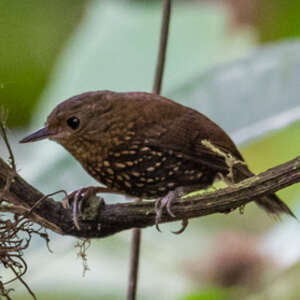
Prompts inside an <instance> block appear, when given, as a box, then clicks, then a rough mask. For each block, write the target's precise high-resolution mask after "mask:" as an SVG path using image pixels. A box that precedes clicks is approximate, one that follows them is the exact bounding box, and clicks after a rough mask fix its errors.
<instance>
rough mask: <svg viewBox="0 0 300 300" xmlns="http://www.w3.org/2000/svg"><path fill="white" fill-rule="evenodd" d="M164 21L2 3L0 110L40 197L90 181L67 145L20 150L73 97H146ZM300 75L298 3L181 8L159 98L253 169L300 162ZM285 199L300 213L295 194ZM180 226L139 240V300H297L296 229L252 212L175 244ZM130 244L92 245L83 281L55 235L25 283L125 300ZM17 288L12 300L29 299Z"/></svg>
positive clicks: (74, 6)
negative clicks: (228, 143) (223, 135)
mask: <svg viewBox="0 0 300 300" xmlns="http://www.w3.org/2000/svg"><path fill="white" fill-rule="evenodd" d="M161 11H162V1H154V0H152V1H147V0H144V1H141V0H140V1H129V0H128V1H125V0H122V1H120V0H119V1H117V0H97V1H96V0H94V1H92V0H64V1H59V0H52V1H38V0H23V1H11V0H1V1H0V104H1V105H4V107H5V108H6V109H7V110H8V111H9V119H8V125H9V128H10V130H9V137H10V140H11V143H12V148H13V151H14V153H15V155H16V160H17V167H18V170H20V173H21V175H22V176H23V177H24V178H25V179H26V180H27V181H29V182H30V183H31V184H33V185H34V186H35V187H37V188H39V189H40V190H41V191H42V192H43V193H50V192H53V191H55V190H58V189H62V188H64V189H66V190H68V191H71V190H74V189H77V188H79V187H81V186H84V185H91V184H95V182H93V179H92V178H90V177H89V176H88V175H86V174H85V172H84V171H83V170H82V169H81V167H80V166H79V164H78V163H77V162H76V161H75V160H74V159H73V158H72V157H71V156H70V155H69V154H68V153H66V152H65V151H64V150H63V149H62V148H61V147H60V146H58V145H56V144H54V143H52V142H50V141H43V142H40V143H37V144H32V145H29V144H28V145H19V144H18V140H20V139H21V138H22V137H24V136H25V135H27V134H28V133H29V132H31V131H32V130H35V129H38V128H39V127H41V126H42V125H43V123H44V121H45V119H46V117H47V115H48V114H49V113H50V111H51V110H52V109H53V108H54V107H55V105H56V104H58V103H59V102H61V101H63V100H64V99H66V98H68V97H70V96H73V95H75V94H78V93H81V92H84V91H88V90H99V89H112V90H117V91H136V90H139V91H151V87H152V82H153V76H154V70H155V64H156V56H157V50H158V41H159V30H160V21H161ZM299 70H300V2H299V1H286V0H198V1H197V0H194V1H188V0H185V1H174V7H173V13H172V20H171V27H170V40H169V47H168V54H167V65H166V72H165V77H164V83H163V92H162V94H163V95H164V96H167V97H170V98H172V99H174V100H176V101H178V102H181V103H183V104H185V105H188V106H191V107H193V108H195V109H197V110H199V111H201V112H203V113H205V114H206V115H208V116H209V117H210V118H212V119H213V120H214V121H216V122H217V123H218V124H219V125H221V126H222V127H223V128H224V129H225V130H226V131H227V132H228V133H229V134H230V135H231V136H232V138H233V139H234V140H235V141H236V142H237V143H238V144H239V146H240V149H241V151H242V153H243V155H244V156H245V158H246V160H247V162H248V163H249V165H250V167H251V168H252V170H253V171H255V172H261V171H263V170H266V169H268V168H270V167H273V166H275V165H277V164H280V163H283V162H285V161H287V160H290V159H292V158H294V157H296V156H297V155H299V152H300V151H299V150H300V134H299V130H300V122H299V121H298V120H299V119H300V101H299V95H300V71H299ZM0 146H1V147H0V155H1V157H5V158H7V153H6V149H5V147H4V144H3V142H2V141H1V142H0ZM278 194H279V195H280V196H281V197H282V198H283V199H284V201H285V202H286V203H288V204H289V206H290V207H291V208H292V209H293V210H294V211H295V214H296V215H297V216H298V217H299V216H300V186H299V184H297V185H294V186H292V187H289V188H287V189H284V190H282V191H280V192H279V193H278ZM105 198H106V201H111V202H113V201H123V199H119V198H117V197H114V196H107V197H105ZM57 199H59V197H58V198H57ZM179 226H180V224H178V223H174V224H168V225H165V226H162V229H163V233H159V232H157V231H156V230H155V229H154V228H148V229H146V230H143V241H142V250H141V264H140V276H139V287H138V299H140V300H147V299H163V300H169V299H170V300H171V299H172V300H173V299H175V300H176V299H178V300H202V299H209V300H215V299H216V300H217V299H218V300H219V299H240V298H241V297H243V298H244V299H251V300H259V299H299V296H298V295H299V293H300V286H299V283H298V278H299V276H300V263H299V262H300V226H299V223H298V222H296V221H295V220H291V219H289V218H288V217H287V218H285V217H284V218H283V219H282V221H281V222H279V223H278V222H275V221H274V220H272V219H271V218H270V217H268V216H267V215H266V214H265V213H264V212H263V211H262V210H260V209H259V208H257V207H256V206H255V205H254V204H249V205H247V207H246V209H245V212H244V214H243V215H241V214H240V213H239V212H238V211H236V212H233V213H231V214H229V215H213V216H208V217H204V218H199V219H195V220H191V222H190V225H189V227H188V228H187V230H186V231H185V233H184V234H182V235H180V236H175V235H173V234H172V233H171V230H174V229H177V228H178V227H179ZM130 236H131V234H130V232H129V231H128V232H123V233H121V234H118V235H115V236H113V237H109V238H106V239H101V240H93V241H92V246H91V247H90V248H89V249H88V251H87V254H88V265H89V268H90V271H88V272H87V273H86V275H85V276H84V277H83V276H82V271H83V267H82V262H81V260H80V259H79V258H77V252H78V250H77V249H75V248H74V245H75V243H76V240H75V239H74V238H71V237H63V236H58V235H56V234H53V233H50V237H51V242H50V247H51V249H52V250H53V254H50V253H49V252H48V251H47V248H46V246H45V245H44V242H43V241H41V240H39V239H36V240H35V241H34V242H33V244H32V245H31V248H30V249H29V250H28V251H27V252H26V253H25V258H26V260H27V262H28V264H29V270H28V272H27V274H26V276H25V278H24V279H25V280H26V281H27V283H29V284H30V287H31V288H32V289H33V291H34V292H35V293H36V294H37V296H38V299H40V300H43V299H45V300H46V299H87V300H92V299H105V300H106V299H107V300H112V299H125V295H126V289H127V276H128V265H129V248H130V247H129V246H130ZM0 276H3V277H4V278H7V277H9V276H11V274H9V273H6V272H5V270H2V269H1V270H0ZM12 287H13V288H15V292H14V294H13V295H12V297H13V299H22V300H25V299H30V297H29V296H28V294H27V293H26V291H25V290H24V289H23V287H21V286H20V285H19V284H15V285H12Z"/></svg>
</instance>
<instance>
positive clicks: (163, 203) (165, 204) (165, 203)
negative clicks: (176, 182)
mask: <svg viewBox="0 0 300 300" xmlns="http://www.w3.org/2000/svg"><path fill="white" fill-rule="evenodd" d="M177 195H178V193H177V192H176V190H175V191H170V192H169V193H168V194H167V195H166V196H165V197H163V198H159V199H157V200H156V201H155V212H156V217H155V227H156V229H157V230H158V231H159V232H161V230H160V228H159V225H158V224H159V222H160V221H161V216H162V212H163V209H164V208H166V210H167V212H168V214H169V215H170V216H171V217H173V218H175V214H174V213H173V212H172V210H171V207H172V203H173V201H174V200H175V199H176V198H177Z"/></svg>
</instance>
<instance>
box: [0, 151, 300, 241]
mask: <svg viewBox="0 0 300 300" xmlns="http://www.w3.org/2000/svg"><path fill="white" fill-rule="evenodd" d="M10 170H11V169H10V167H9V166H8V165H7V164H6V163H5V162H4V161H3V160H2V159H1V158H0V191H1V189H3V188H4V187H5V184H6V178H7V174H9V172H10ZM297 182H300V156H298V157H297V158H295V159H294V160H291V161H289V162H287V163H284V164H282V165H279V166H277V167H275V168H272V169H270V170H268V171H266V172H264V173H261V174H259V175H257V176H253V177H251V178H249V179H246V180H244V181H242V182H240V183H238V184H235V185H232V186H230V187H227V188H225V189H221V190H217V191H215V192H212V193H206V194H202V195H197V196H194V197H188V198H185V199H179V200H178V201H176V202H174V205H173V206H172V211H173V212H174V213H175V215H176V217H175V218H173V217H171V216H169V215H168V214H167V213H164V214H163V216H162V220H161V223H167V222H173V221H178V220H181V219H184V218H185V219H187V218H188V219H190V218H196V217H201V216H206V215H210V214H214V213H224V212H228V211H231V210H234V209H236V208H238V207H240V206H242V205H245V204H247V203H248V202H250V201H252V200H254V199H255V198H257V197H260V196H262V195H265V194H269V193H274V192H276V191H278V190H280V189H283V188H285V187H287V186H290V185H292V184H295V183H297ZM43 197H45V195H43V194H42V193H41V192H40V191H38V190H37V189H35V188H34V187H32V186H31V185H29V184H28V183H27V182H26V181H25V180H24V179H22V178H21V177H20V176H19V175H17V176H16V177H15V178H14V181H13V182H12V184H11V186H10V190H9V192H6V193H5V195H4V200H5V201H7V202H10V203H13V204H15V205H17V206H18V207H23V208H25V209H27V211H30V208H31V207H33V206H34V205H36V206H35V208H34V210H33V211H32V212H31V213H30V214H29V215H28V218H29V219H31V220H32V221H34V222H36V223H39V224H40V225H42V226H44V227H46V228H49V229H51V230H53V231H55V232H57V233H59V234H66V235H72V236H76V237H84V238H102V237H107V236H109V235H112V234H115V233H117V232H120V231H123V230H127V229H131V228H144V227H148V226H153V225H154V224H155V215H156V214H155V208H154V202H153V201H144V202H141V203H132V202H131V203H117V204H102V205H100V206H99V207H98V208H97V209H94V212H93V213H94V215H93V218H92V219H90V220H86V221H82V222H81V223H80V227H81V230H80V231H78V230H77V229H76V228H75V227H74V224H73V221H72V212H71V210H70V209H64V208H63V206H62V204H61V203H60V202H57V201H54V200H53V199H51V198H45V199H44V200H43V201H40V203H38V205H37V202H38V201H39V200H40V199H42V198H43Z"/></svg>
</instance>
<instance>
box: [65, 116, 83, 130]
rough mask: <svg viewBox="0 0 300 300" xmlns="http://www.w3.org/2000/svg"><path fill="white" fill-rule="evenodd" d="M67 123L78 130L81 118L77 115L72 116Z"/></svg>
mask: <svg viewBox="0 0 300 300" xmlns="http://www.w3.org/2000/svg"><path fill="white" fill-rule="evenodd" d="M67 124H68V125H69V127H70V128H72V129H73V130H76V129H77V128H78V127H79V125H80V120H79V119H78V118H76V117H71V118H69V119H68V120H67Z"/></svg>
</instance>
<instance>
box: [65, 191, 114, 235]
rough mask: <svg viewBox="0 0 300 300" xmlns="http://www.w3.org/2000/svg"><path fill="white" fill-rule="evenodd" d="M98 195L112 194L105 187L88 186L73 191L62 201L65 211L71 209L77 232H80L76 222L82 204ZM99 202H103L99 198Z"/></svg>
mask: <svg viewBox="0 0 300 300" xmlns="http://www.w3.org/2000/svg"><path fill="white" fill-rule="evenodd" d="M98 193H112V191H111V190H110V189H107V188H105V187H100V186H99V187H98V186H89V187H84V188H81V189H78V190H75V191H73V192H71V193H69V194H68V195H67V197H65V198H64V199H63V203H62V205H63V207H64V208H66V209H68V208H72V211H73V216H72V218H73V223H74V225H75V227H76V228H77V229H78V230H80V226H79V222H78V215H80V214H82V206H83V202H84V201H85V200H88V199H89V198H91V197H93V196H96V195H97V194H98ZM71 200H72V204H70V201H71ZM99 200H100V201H103V199H102V198H100V199H99Z"/></svg>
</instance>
